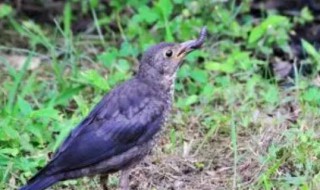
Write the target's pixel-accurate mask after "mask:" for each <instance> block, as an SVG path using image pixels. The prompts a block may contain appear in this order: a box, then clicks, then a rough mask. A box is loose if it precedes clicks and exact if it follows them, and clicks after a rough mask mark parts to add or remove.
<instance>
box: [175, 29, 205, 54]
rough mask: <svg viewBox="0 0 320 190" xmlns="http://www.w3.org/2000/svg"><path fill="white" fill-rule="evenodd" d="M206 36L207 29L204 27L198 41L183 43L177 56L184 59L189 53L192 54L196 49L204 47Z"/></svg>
mask: <svg viewBox="0 0 320 190" xmlns="http://www.w3.org/2000/svg"><path fill="white" fill-rule="evenodd" d="M206 36H207V29H206V27H203V28H202V29H201V32H200V36H199V38H198V39H196V40H189V41H186V42H183V43H181V44H180V45H179V50H178V54H177V56H178V57H179V58H182V57H184V56H185V55H187V54H188V53H190V52H191V51H193V50H195V49H199V48H200V47H201V46H202V44H203V43H204V40H205V38H206Z"/></svg>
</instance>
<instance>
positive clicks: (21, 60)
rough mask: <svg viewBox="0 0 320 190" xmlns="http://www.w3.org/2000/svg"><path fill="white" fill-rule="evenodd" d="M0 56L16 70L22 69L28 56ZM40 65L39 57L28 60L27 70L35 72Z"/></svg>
mask: <svg viewBox="0 0 320 190" xmlns="http://www.w3.org/2000/svg"><path fill="white" fill-rule="evenodd" d="M0 56H1V57H3V58H4V59H5V60H7V61H8V63H9V64H10V65H11V66H12V67H13V68H15V69H17V70H21V69H22V68H23V65H24V64H25V63H26V61H27V60H28V56H24V55H0ZM40 63H41V59H40V58H39V57H32V58H31V59H30V63H29V66H28V68H27V69H28V70H35V69H36V68H38V67H39V65H40Z"/></svg>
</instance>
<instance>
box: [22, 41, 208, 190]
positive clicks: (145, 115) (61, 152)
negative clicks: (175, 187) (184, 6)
mask: <svg viewBox="0 0 320 190" xmlns="http://www.w3.org/2000/svg"><path fill="white" fill-rule="evenodd" d="M202 43H203V39H202V41H200V42H199V40H194V41H188V42H185V43H183V44H173V43H160V44H158V45H156V46H153V47H151V48H150V49H149V50H148V51H147V52H146V53H145V54H144V56H143V58H142V60H141V64H140V67H139V71H138V73H137V75H136V76H135V77H133V78H132V79H131V80H129V81H126V82H125V83H123V84H121V85H119V86H118V87H116V88H115V89H113V90H111V91H110V92H109V93H108V94H107V95H106V96H104V98H103V99H102V100H101V101H100V102H99V103H98V104H97V105H96V106H95V107H94V109H93V110H92V111H91V112H90V114H89V115H88V116H87V117H86V118H85V119H84V120H83V121H82V122H81V123H80V124H79V125H78V126H77V127H76V128H75V129H74V130H73V131H72V132H71V133H70V135H69V136H68V137H67V138H66V140H65V141H64V143H63V144H62V145H61V146H60V148H59V149H58V151H57V152H56V153H55V154H54V156H53V158H52V160H51V161H50V162H49V163H48V164H47V165H46V166H45V167H44V168H43V169H42V170H41V171H40V172H38V174H36V175H35V176H34V177H33V178H32V179H30V180H29V181H28V184H27V185H26V186H24V187H22V188H21V190H42V189H45V188H47V187H49V186H51V185H53V184H55V183H56V182H58V181H63V180H67V179H74V178H79V177H82V176H92V175H97V174H108V173H112V172H116V171H119V170H123V171H125V170H127V169H128V168H130V167H132V166H134V165H135V164H137V163H138V162H139V161H141V160H142V159H143V157H145V156H146V155H147V154H148V152H149V151H150V150H151V148H152V145H153V139H154V137H155V135H156V134H157V133H158V132H159V131H160V129H161V127H162V126H163V124H164V122H165V120H166V118H167V115H168V112H169V110H170V108H171V102H172V98H173V89H174V88H173V87H174V80H175V77H176V71H177V69H178V67H179V66H180V64H181V61H182V59H183V57H184V55H185V54H187V53H188V52H190V51H192V50H193V49H196V48H198V47H200V45H201V44H202ZM170 51H171V52H170ZM120 185H121V188H122V189H125V190H127V189H129V186H128V173H127V172H126V173H125V172H124V175H123V177H122V179H121V184H120Z"/></svg>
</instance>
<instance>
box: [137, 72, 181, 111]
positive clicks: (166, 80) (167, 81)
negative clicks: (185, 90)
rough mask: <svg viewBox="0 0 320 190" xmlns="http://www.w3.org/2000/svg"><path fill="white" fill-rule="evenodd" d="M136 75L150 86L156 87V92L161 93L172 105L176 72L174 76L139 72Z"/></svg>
mask: <svg viewBox="0 0 320 190" xmlns="http://www.w3.org/2000/svg"><path fill="white" fill-rule="evenodd" d="M136 77H137V78H138V79H139V80H141V81H143V82H144V83H146V84H147V85H148V86H149V87H150V88H152V89H154V90H155V91H156V93H157V94H159V95H160V96H161V97H162V98H163V99H164V100H165V101H166V103H167V104H168V105H169V106H171V103H172V99H173V95H174V84H175V78H176V74H174V75H172V76H163V75H161V76H156V75H148V74H146V75H141V74H140V75H139V74H138V75H137V76H136Z"/></svg>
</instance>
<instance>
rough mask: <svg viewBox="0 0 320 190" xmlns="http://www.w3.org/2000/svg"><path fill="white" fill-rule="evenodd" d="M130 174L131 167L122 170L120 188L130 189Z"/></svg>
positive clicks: (122, 189)
mask: <svg viewBox="0 0 320 190" xmlns="http://www.w3.org/2000/svg"><path fill="white" fill-rule="evenodd" d="M129 175H130V170H129V169H124V170H122V171H121V176H120V190H129Z"/></svg>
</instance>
